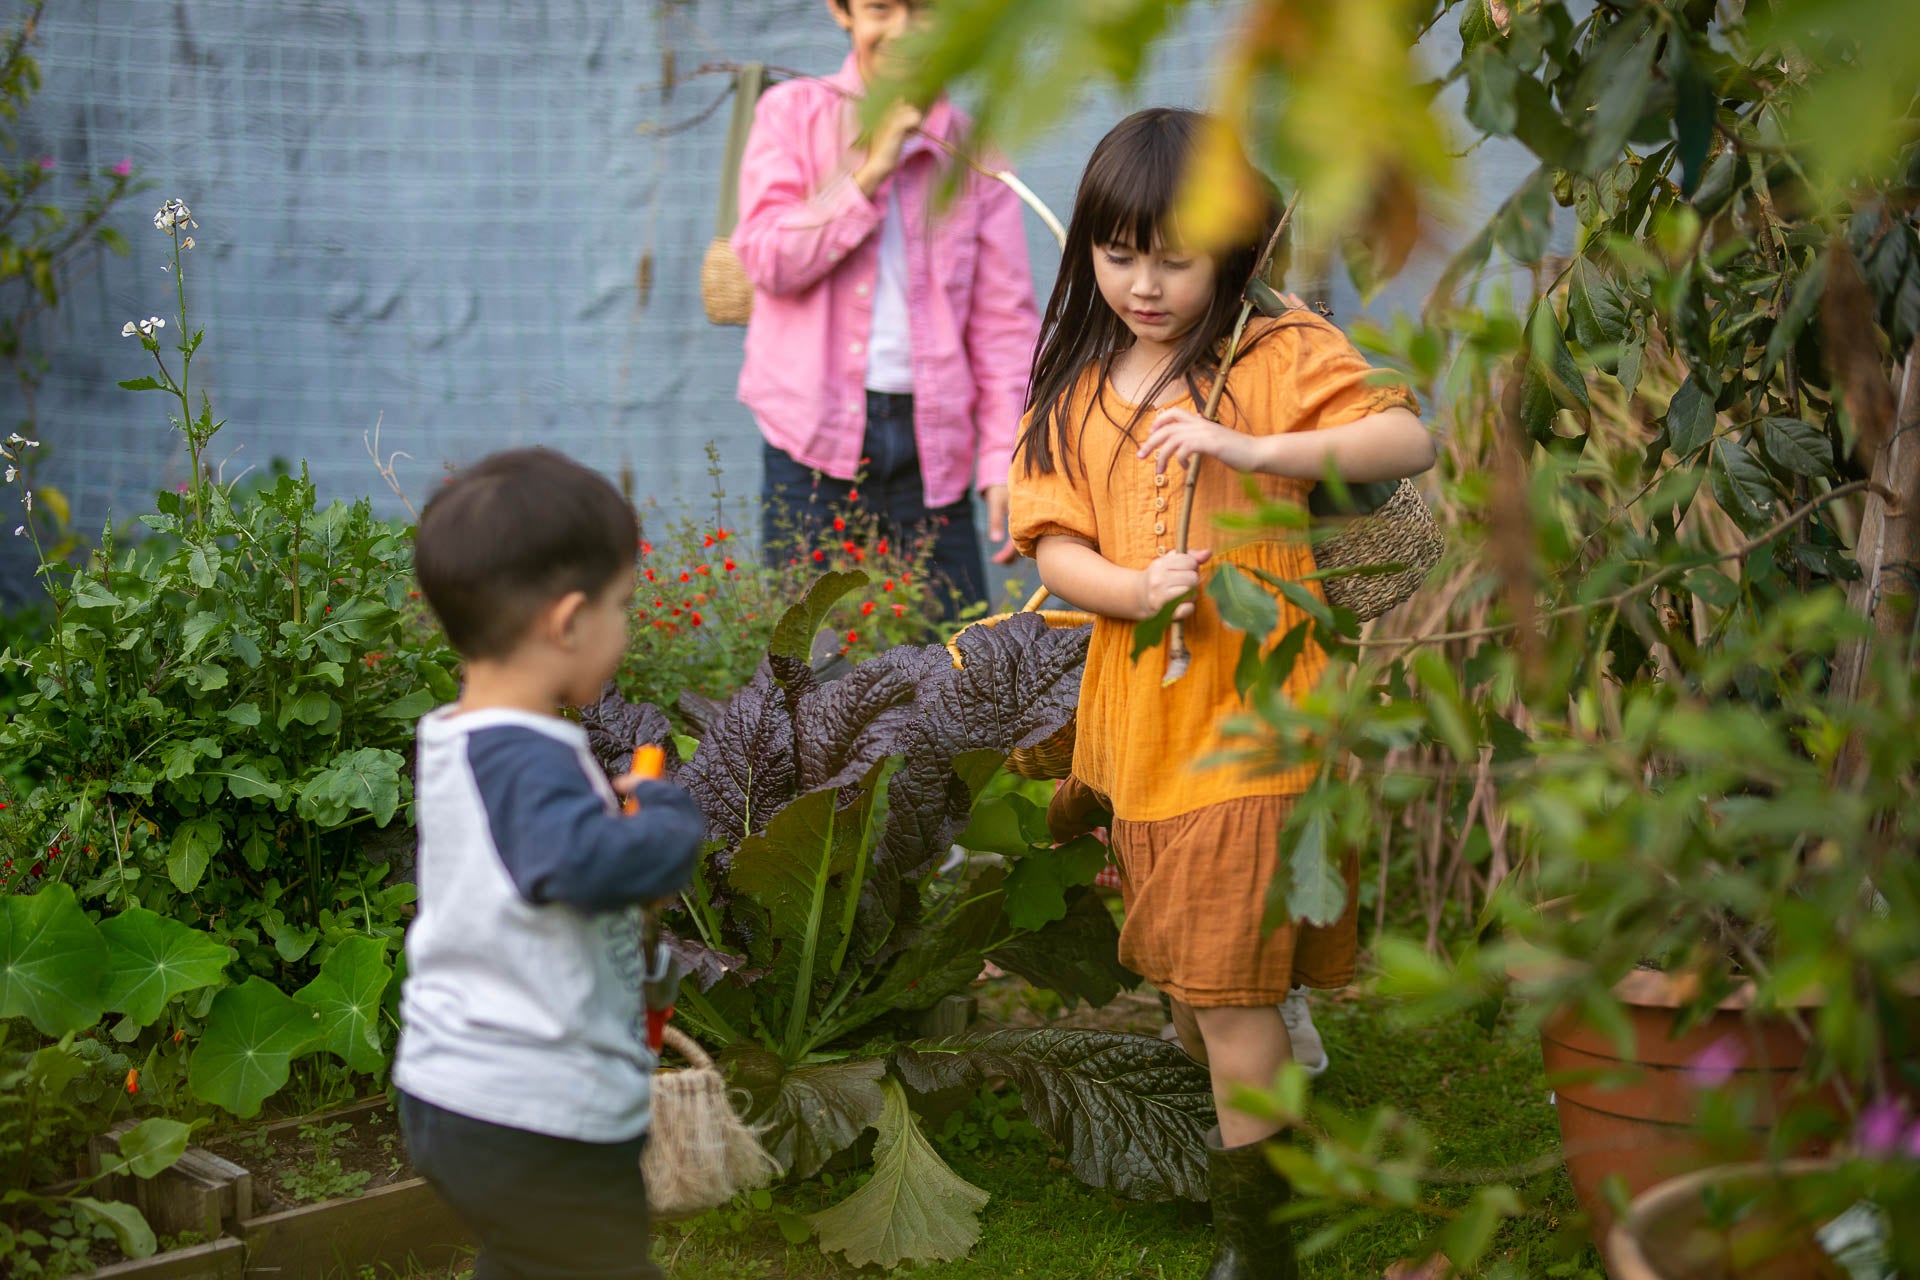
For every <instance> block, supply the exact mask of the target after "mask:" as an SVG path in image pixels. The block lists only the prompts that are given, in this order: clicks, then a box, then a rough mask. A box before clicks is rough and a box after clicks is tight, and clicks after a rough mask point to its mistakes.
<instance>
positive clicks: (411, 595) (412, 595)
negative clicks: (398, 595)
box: [407, 591, 420, 600]
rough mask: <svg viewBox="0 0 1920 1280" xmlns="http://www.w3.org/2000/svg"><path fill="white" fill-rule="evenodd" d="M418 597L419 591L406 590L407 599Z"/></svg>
mask: <svg viewBox="0 0 1920 1280" xmlns="http://www.w3.org/2000/svg"><path fill="white" fill-rule="evenodd" d="M419 598H420V593H419V592H418V591H409V592H407V599H409V600H418V599H419Z"/></svg>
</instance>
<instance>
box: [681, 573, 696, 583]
mask: <svg viewBox="0 0 1920 1280" xmlns="http://www.w3.org/2000/svg"><path fill="white" fill-rule="evenodd" d="M680 581H682V582H692V581H693V575H692V574H690V573H687V572H685V571H682V572H681V574H680Z"/></svg>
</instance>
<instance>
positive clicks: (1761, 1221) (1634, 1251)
mask: <svg viewBox="0 0 1920 1280" xmlns="http://www.w3.org/2000/svg"><path fill="white" fill-rule="evenodd" d="M1831 1167H1832V1166H1831V1165H1830V1164H1828V1163H1827V1162H1826V1161H1824V1160H1788V1161H1784V1162H1782V1163H1780V1164H1777V1165H1767V1164H1740V1165H1721V1166H1718V1167H1716V1168H1711V1169H1702V1170H1700V1171H1698V1172H1696V1173H1690V1174H1687V1175H1686V1176H1684V1177H1680V1178H1674V1179H1671V1180H1669V1181H1667V1182H1662V1183H1660V1184H1659V1185H1657V1186H1655V1187H1653V1188H1652V1189H1651V1190H1648V1191H1645V1192H1643V1193H1641V1194H1640V1195H1639V1196H1637V1197H1635V1199H1634V1201H1633V1208H1632V1210H1631V1211H1630V1212H1629V1213H1628V1214H1627V1216H1626V1217H1624V1218H1622V1219H1621V1220H1620V1221H1619V1222H1617V1223H1615V1224H1614V1226H1613V1229H1612V1230H1611V1231H1609V1232H1608V1233H1607V1249H1606V1253H1607V1270H1608V1272H1609V1274H1611V1275H1612V1276H1613V1280H1825V1278H1826V1277H1833V1278H1835V1280H1845V1274H1846V1273H1845V1272H1843V1271H1841V1270H1840V1269H1839V1267H1837V1266H1836V1265H1835V1264H1834V1263H1833V1261H1832V1260H1831V1259H1829V1258H1828V1257H1827V1256H1826V1254H1825V1253H1823V1252H1822V1251H1821V1249H1820V1247H1819V1245H1818V1243H1816V1241H1815V1240H1814V1234H1813V1233H1814V1231H1815V1230H1816V1229H1817V1228H1818V1227H1819V1226H1820V1225H1822V1223H1823V1221H1824V1220H1825V1219H1826V1218H1827V1217H1828V1216H1829V1215H1827V1214H1825V1213H1822V1212H1819V1211H1814V1210H1809V1209H1808V1208H1806V1207H1805V1206H1804V1205H1803V1204H1802V1203H1801V1202H1800V1197H1799V1196H1797V1195H1796V1194H1795V1191H1796V1188H1795V1187H1794V1181H1795V1179H1796V1178H1804V1177H1805V1176H1806V1175H1808V1174H1817V1173H1821V1172H1824V1171H1826V1170H1827V1169H1830V1168H1831ZM1742 1187H1749V1188H1752V1189H1753V1191H1754V1192H1755V1193H1756V1194H1757V1196H1758V1197H1759V1198H1758V1200H1757V1203H1756V1205H1755V1206H1754V1209H1753V1211H1751V1212H1747V1213H1743V1214H1741V1215H1739V1220H1738V1221H1737V1222H1736V1223H1735V1224H1734V1225H1732V1226H1731V1227H1719V1226H1714V1225H1712V1224H1711V1223H1710V1222H1709V1221H1708V1211H1707V1203H1706V1199H1705V1193H1706V1192H1707V1191H1708V1190H1709V1189H1717V1190H1719V1191H1721V1192H1722V1193H1723V1198H1724V1194H1725V1193H1731V1194H1733V1195H1739V1194H1740V1191H1741V1188H1742Z"/></svg>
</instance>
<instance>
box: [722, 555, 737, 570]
mask: <svg viewBox="0 0 1920 1280" xmlns="http://www.w3.org/2000/svg"><path fill="white" fill-rule="evenodd" d="M720 567H721V568H722V569H725V570H726V571H727V572H728V573H732V572H733V571H734V570H735V569H738V568H739V567H740V566H739V565H737V564H735V563H734V562H733V557H732V556H728V557H727V558H726V561H725V563H723V564H722V565H721V566H720Z"/></svg>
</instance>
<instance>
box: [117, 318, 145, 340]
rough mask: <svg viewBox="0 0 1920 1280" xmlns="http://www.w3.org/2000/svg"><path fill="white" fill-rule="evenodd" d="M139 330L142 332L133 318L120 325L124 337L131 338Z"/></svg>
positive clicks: (121, 334)
mask: <svg viewBox="0 0 1920 1280" xmlns="http://www.w3.org/2000/svg"><path fill="white" fill-rule="evenodd" d="M138 332H140V326H139V325H137V324H135V323H134V322H133V321H131V320H129V321H127V322H126V323H125V324H123V325H121V326H120V336H121V337H123V338H131V337H132V336H133V335H134V334H136V333H138Z"/></svg>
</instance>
